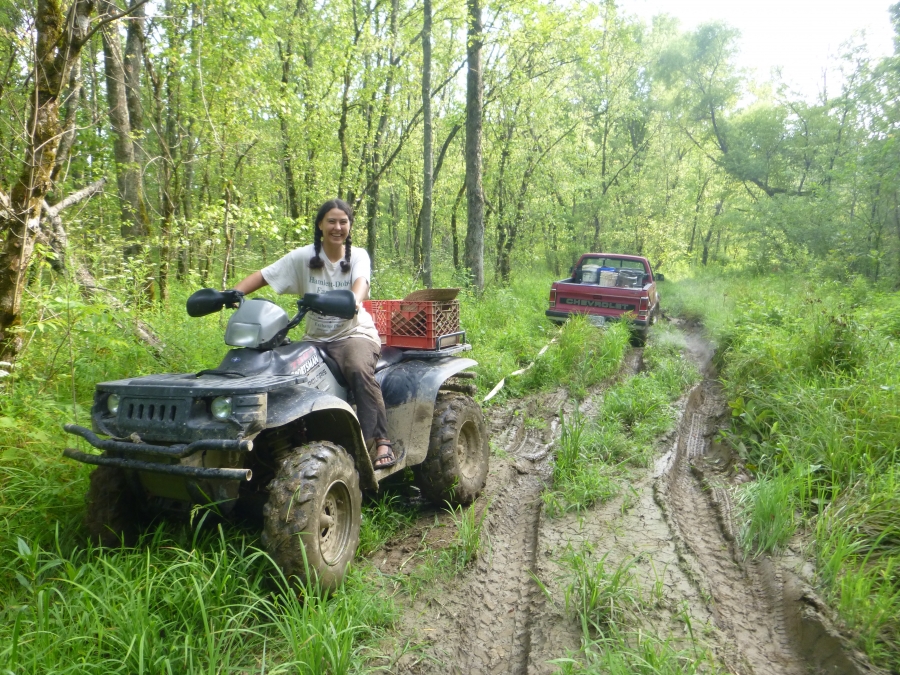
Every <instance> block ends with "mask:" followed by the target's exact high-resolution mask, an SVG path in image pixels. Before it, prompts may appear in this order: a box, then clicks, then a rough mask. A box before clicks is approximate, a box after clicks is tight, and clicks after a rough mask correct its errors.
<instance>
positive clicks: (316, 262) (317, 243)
mask: <svg viewBox="0 0 900 675" xmlns="http://www.w3.org/2000/svg"><path fill="white" fill-rule="evenodd" d="M315 230H316V231H315V234H314V235H313V248H314V249H315V251H316V254H315V255H314V256H313V257H312V258H310V260H309V269H311V270H318V269H322V268H323V267H325V262H324V261H323V260H322V258H320V257H319V253H321V252H322V230H320V229H319V228H318V226H317V227H316V228H315Z"/></svg>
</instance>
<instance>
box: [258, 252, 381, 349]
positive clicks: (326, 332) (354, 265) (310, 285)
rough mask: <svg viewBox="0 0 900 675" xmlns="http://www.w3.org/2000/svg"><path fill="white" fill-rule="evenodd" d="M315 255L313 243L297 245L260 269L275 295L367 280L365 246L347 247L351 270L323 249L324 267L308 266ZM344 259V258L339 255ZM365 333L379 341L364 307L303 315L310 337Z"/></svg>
mask: <svg viewBox="0 0 900 675" xmlns="http://www.w3.org/2000/svg"><path fill="white" fill-rule="evenodd" d="M314 255H315V248H314V247H313V245H312V244H310V245H309V246H303V247H302V248H297V249H294V250H293V251H291V252H290V253H288V254H287V255H286V256H284V257H283V258H281V259H279V260H276V261H275V262H274V263H272V264H271V265H269V266H268V267H266V268H264V269H263V270H262V275H263V278H264V279H265V280H266V282H267V283H268V284H269V286H271V287H272V288H273V289H274V290H275V292H276V293H278V295H281V294H283V293H296V294H297V295H303V294H305V293H327V292H328V291H335V290H342V289H343V290H348V291H349V290H351V289H352V287H353V284H354V283H356V280H357V279H365V280H366V282H368V281H369V279H370V277H371V274H372V264H371V263H370V262H369V254H368V253H367V252H366V250H365V249H364V248H357V247H356V246H352V247H351V248H350V271H349V272H343V271H341V261H340V260H339V261H338V262H336V263H333V262H331V261H330V260H329V259H328V256H327V255H325V252H324V251H322V253H321V254H320V255H319V257H320V258H321V259H322V262H324V263H325V265H324V267H322V268H320V269H317V270H314V269H310V267H309V261H310V260H311V259H312V257H313V256H314ZM341 260H343V258H342V259H341ZM355 336H359V337H366V338H369V339H370V340H373V341H375V342H377V343H378V344H379V345H381V338H379V337H378V331H377V330H376V329H375V322H374V321H372V316H371V315H370V314H369V313H368V312H367V311H366V310H365V309H364V308H363V307H360V308H359V312H358V313H357V314H356V316H355V317H353V318H352V319H339V318H337V317H332V316H322V315H321V314H316V313H315V312H310V313H309V314H307V315H306V337H307V338H309V339H310V340H318V341H321V342H331V341H333V340H343V339H346V338H348V337H355Z"/></svg>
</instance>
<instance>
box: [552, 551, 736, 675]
mask: <svg viewBox="0 0 900 675" xmlns="http://www.w3.org/2000/svg"><path fill="white" fill-rule="evenodd" d="M561 562H562V564H563V566H564V568H565V571H566V577H565V578H566V579H567V582H566V587H565V606H566V610H567V612H568V613H569V614H570V615H571V616H572V617H573V618H574V619H576V620H577V621H578V622H579V624H580V626H581V630H582V637H581V649H580V650H579V652H578V653H577V654H572V655H569V656H567V657H565V658H561V659H554V660H553V661H552V663H554V664H555V665H558V666H559V672H560V673H564V674H566V675H575V674H588V673H597V674H600V673H603V674H604V675H632V674H639V675H693V674H694V673H718V672H721V669H720V668H719V667H718V666H717V664H716V662H715V659H714V657H713V655H712V654H711V652H709V651H708V650H707V649H706V648H705V647H704V646H703V645H702V644H700V643H699V642H698V641H697V640H696V639H695V636H694V635H693V631H692V629H691V625H690V617H689V615H688V614H687V612H686V611H685V612H684V617H683V620H684V621H685V622H686V624H687V627H688V630H689V633H690V649H685V648H683V647H679V646H676V645H675V644H673V642H672V641H671V639H670V638H668V637H660V636H657V635H656V634H655V633H654V632H653V631H652V630H650V629H648V627H647V626H646V625H645V621H644V614H645V612H646V610H647V609H648V598H647V597H645V594H644V593H643V591H642V589H641V588H640V587H639V586H638V584H637V582H636V581H635V576H634V573H633V572H632V567H633V565H634V560H625V561H623V562H622V563H620V564H619V565H617V566H615V567H612V566H610V565H608V564H607V555H606V554H604V555H603V556H601V557H600V558H599V559H598V558H597V557H596V555H595V553H594V552H593V551H592V550H591V548H590V547H583V548H581V549H577V550H576V549H570V550H568V551H566V553H565V554H564V555H563V556H562V559H561ZM652 595H653V593H651V594H650V596H651V597H652Z"/></svg>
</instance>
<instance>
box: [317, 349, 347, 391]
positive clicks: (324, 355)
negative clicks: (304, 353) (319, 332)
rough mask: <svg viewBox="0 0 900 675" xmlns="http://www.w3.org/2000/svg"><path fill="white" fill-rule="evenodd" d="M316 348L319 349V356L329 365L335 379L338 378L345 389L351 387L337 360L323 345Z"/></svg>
mask: <svg viewBox="0 0 900 675" xmlns="http://www.w3.org/2000/svg"><path fill="white" fill-rule="evenodd" d="M316 349H317V350H318V351H319V356H321V357H322V360H323V361H324V362H325V365H326V366H328V370H330V371H331V374H332V375H334V379H336V380H337V382H338V384H339V385H341V386H342V387H343V388H344V389H349V388H350V385H349V384H348V383H347V379H346V378H345V377H344V374H343V373H342V372H341V369H340V368H339V367H338V364H337V361H335V360H334V359H333V358H331V357H330V356H328V353H327V352H326V351H325V350H324V349H322V348H321V347H316Z"/></svg>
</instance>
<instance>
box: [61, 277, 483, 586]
mask: <svg viewBox="0 0 900 675" xmlns="http://www.w3.org/2000/svg"><path fill="white" fill-rule="evenodd" d="M233 305H238V307H237V311H235V312H234V313H233V314H232V315H231V317H230V319H229V321H228V325H227V328H226V331H225V343H226V344H228V345H230V346H232V347H234V349H231V350H230V351H229V352H228V353H227V354H226V355H225V358H224V359H223V360H222V362H221V363H220V364H219V365H218V366H217V367H216V368H213V369H209V370H201V371H200V372H198V373H182V374H165V375H148V376H144V377H134V378H128V379H123V380H116V381H112V382H101V383H100V384H98V385H97V386H96V390H95V393H94V402H93V406H92V409H91V422H92V427H93V429H87V428H84V427H80V426H76V425H72V424H70V425H66V427H65V429H66V431H68V432H69V433H71V434H74V435H76V436H80V437H81V438H83V439H84V440H86V441H87V442H88V443H89V444H90V445H92V446H93V447H94V448H97V449H99V450H100V451H102V454H94V453H88V452H81V451H78V450H75V449H71V448H67V449H66V450H65V451H64V455H65V456H66V457H69V458H71V459H74V460H77V461H79V462H85V463H88V464H94V465H97V468H96V469H95V470H94V471H93V473H92V474H91V478H90V487H89V490H88V495H87V513H86V517H85V521H86V524H87V527H88V530H89V532H90V534H91V536H92V537H93V538H95V539H98V540H99V541H100V542H101V543H104V544H106V545H117V544H119V543H120V542H122V541H129V540H131V541H133V540H134V539H135V538H136V535H137V534H138V533H139V532H140V531H141V529H142V528H143V527H145V526H146V525H147V524H148V522H149V521H150V520H151V519H153V518H155V517H156V516H158V515H160V514H164V513H167V512H175V513H181V514H185V513H188V512H190V510H191V509H192V508H196V506H197V505H205V506H208V507H210V508H212V509H214V511H215V512H216V513H217V514H219V515H220V516H228V515H229V514H249V515H250V516H251V520H252V516H256V518H261V520H262V543H263V545H264V547H265V548H266V550H267V551H268V553H269V554H270V555H271V556H272V558H273V559H274V560H275V561H276V562H277V563H278V564H279V565H280V566H281V568H282V569H283V571H284V573H285V576H286V577H288V578H291V577H292V576H296V577H298V578H299V579H301V580H307V579H309V578H310V577H315V579H317V581H318V583H319V584H321V585H322V586H323V587H324V588H326V589H333V588H334V587H335V586H337V585H338V584H339V583H340V582H341V580H342V578H343V576H344V573H345V570H346V568H347V565H348V563H349V562H350V561H351V560H352V559H353V557H354V554H355V552H356V548H357V545H358V543H359V530H360V520H361V499H362V493H361V491H368V492H375V491H377V490H378V486H379V484H380V483H381V482H382V481H384V480H385V479H386V478H387V477H388V476H391V475H392V474H396V473H398V472H404V471H406V470H407V469H408V468H411V469H412V471H413V473H414V475H415V479H416V482H417V484H418V486H419V488H420V489H421V492H422V493H423V495H424V496H426V497H427V498H429V499H430V500H432V501H433V502H435V503H437V504H440V505H444V504H445V503H450V504H467V503H469V502H471V501H472V500H473V499H475V497H476V496H477V495H478V494H479V492H480V491H481V489H482V487H483V486H484V483H485V479H486V477H487V471H488V455H489V449H488V435H487V431H486V428H485V422H484V417H483V415H482V412H481V408H480V407H479V406H478V404H477V403H476V402H475V401H474V400H473V399H472V398H471V396H470V394H473V393H474V389H475V387H474V384H473V383H472V382H471V378H472V377H474V373H472V372H470V371H467V369H469V368H471V367H473V366H475V365H476V362H475V361H473V360H472V359H468V358H461V357H459V356H456V355H457V354H459V353H460V352H463V351H467V350H468V349H470V348H471V347H470V345H467V344H465V343H464V334H463V333H462V332H461V331H458V332H455V333H454V334H453V337H452V338H451V339H448V340H442V339H441V336H438V337H437V339H436V340H435V341H434V343H433V345H432V346H433V347H434V348H433V349H400V348H396V347H392V346H384V347H383V348H382V354H381V359H380V360H379V362H378V365H377V367H376V380H377V381H378V383H379V384H380V386H381V390H382V394H383V397H384V402H385V408H386V412H387V420H388V433H389V435H390V438H391V439H392V441H393V443H394V453H395V455H396V456H397V458H398V461H397V463H396V464H395V465H393V466H391V467H389V468H384V469H375V468H373V465H372V461H371V459H370V457H369V453H368V452H367V448H366V447H365V444H364V441H363V437H362V434H361V432H360V426H359V422H358V420H357V417H356V411H355V409H354V406H353V401H352V396H351V394H350V393H349V390H348V387H347V383H346V380H345V379H344V375H343V374H342V373H341V372H340V370H339V369H338V367H337V365H336V364H335V363H334V361H333V360H332V359H331V358H330V357H328V356H327V355H326V354H325V353H324V351H323V350H321V349H319V348H318V347H317V346H316V345H315V344H313V343H309V342H302V341H301V342H291V341H290V339H289V338H288V332H289V331H290V330H291V329H292V328H294V327H296V326H297V325H298V324H299V323H300V322H301V320H302V319H303V317H304V316H305V315H306V314H307V313H308V312H310V311H312V312H318V313H320V314H323V315H327V316H336V317H341V318H345V319H346V318H351V317H352V316H353V315H354V313H355V312H356V311H357V310H356V302H355V299H354V296H353V294H352V293H351V292H350V291H345V290H338V291H330V292H328V293H324V294H320V295H317V294H306V295H304V296H303V297H302V298H300V299H299V300H298V301H297V307H298V312H297V314H296V315H295V316H294V317H293V318H291V319H289V318H288V314H287V313H286V312H285V311H284V310H283V309H282V308H281V307H279V306H278V305H277V304H275V303H273V302H271V301H270V300H266V299H264V298H253V299H249V300H244V299H243V296H242V295H241V294H238V293H236V292H234V291H216V290H213V289H203V290H200V291H197V292H196V293H194V294H193V295H192V296H191V297H190V299H189V300H188V302H187V310H188V314H189V315H190V316H193V317H200V316H205V315H208V314H212V313H214V312H218V311H219V310H221V309H222V308H223V307H225V306H233ZM457 316H458V309H457ZM457 328H458V326H457ZM448 343H449V344H451V346H449V347H447V348H444V349H440V348H438V347H441V346H442V345H444V344H448ZM101 436H102V437H105V438H101Z"/></svg>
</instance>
